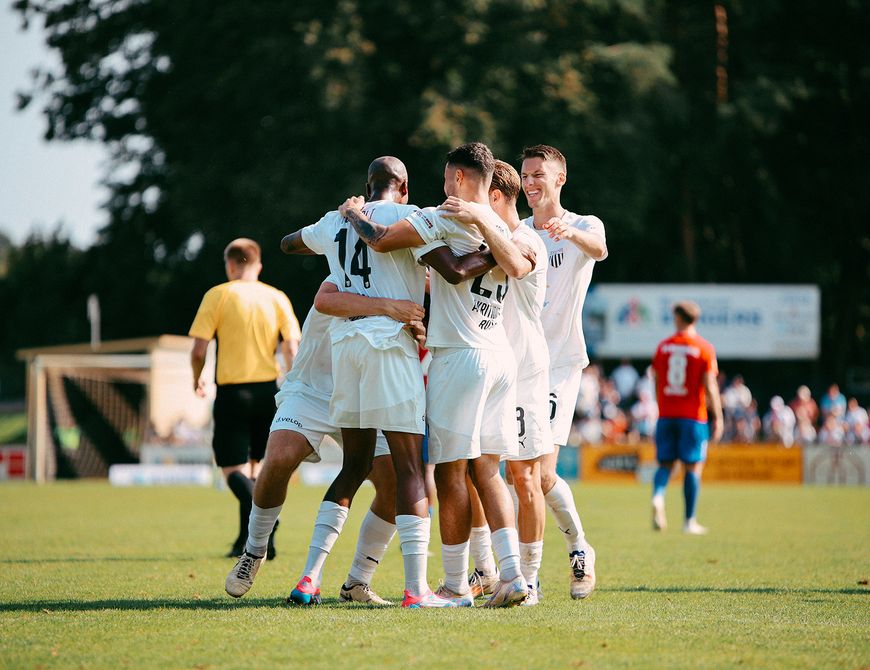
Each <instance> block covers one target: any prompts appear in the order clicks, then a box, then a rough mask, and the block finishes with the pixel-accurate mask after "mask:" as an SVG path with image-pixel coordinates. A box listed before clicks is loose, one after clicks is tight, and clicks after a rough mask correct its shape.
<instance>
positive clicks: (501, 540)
mask: <svg viewBox="0 0 870 670" xmlns="http://www.w3.org/2000/svg"><path fill="white" fill-rule="evenodd" d="M492 549H493V551H494V552H495V557H496V558H497V559H498V571H499V573H500V576H501V580H502V581H503V582H509V581H511V580H512V579H516V578H517V577H520V576H522V574H523V573H522V571H521V570H520V541H519V538H518V537H517V529H516V528H499V529H498V530H497V531H495V532H494V533H493V534H492Z"/></svg>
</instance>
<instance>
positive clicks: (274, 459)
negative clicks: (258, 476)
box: [263, 431, 314, 471]
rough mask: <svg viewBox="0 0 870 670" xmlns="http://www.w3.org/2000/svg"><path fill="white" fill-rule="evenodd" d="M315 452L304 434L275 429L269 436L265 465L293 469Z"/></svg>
mask: <svg viewBox="0 0 870 670" xmlns="http://www.w3.org/2000/svg"><path fill="white" fill-rule="evenodd" d="M313 453H314V450H313V449H312V448H311V445H310V444H308V440H306V439H305V437H303V436H302V435H299V434H298V433H294V432H292V431H275V432H274V433H272V434H271V435H270V436H269V442H268V443H267V445H266V455H265V457H264V459H263V467H269V468H270V469H272V468H275V469H280V470H291V471H292V470H295V469H296V467H297V466H298V465H299V464H300V463H301V462H302V461H304V460H305V459H306V458H307V457H308V456H310V455H311V454H313Z"/></svg>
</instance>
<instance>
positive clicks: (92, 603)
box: [0, 597, 390, 614]
mask: <svg viewBox="0 0 870 670" xmlns="http://www.w3.org/2000/svg"><path fill="white" fill-rule="evenodd" d="M259 607H267V608H271V609H276V608H282V609H287V610H304V609H307V607H304V606H300V605H288V604H287V603H286V602H285V601H284V599H283V598H240V599H238V600H236V599H231V598H229V597H218V598H206V599H202V600H193V599H184V600H181V599H173V598H141V599H133V598H118V599H114V598H106V599H102V600H75V599H72V598H70V599H65V600H32V601H27V602H3V603H0V612H34V613H36V612H42V613H45V614H52V613H55V612H101V611H112V610H124V611H143V610H217V611H221V610H227V611H230V610H235V609H239V608H243V609H253V608H259ZM322 608H326V609H344V610H347V609H353V610H359V609H364V610H379V609H390V608H384V607H377V606H376V605H365V604H361V603H353V604H349V603H343V602H341V601H340V600H339V599H338V598H324V599H323V603H322V604H321V605H318V606H317V609H322Z"/></svg>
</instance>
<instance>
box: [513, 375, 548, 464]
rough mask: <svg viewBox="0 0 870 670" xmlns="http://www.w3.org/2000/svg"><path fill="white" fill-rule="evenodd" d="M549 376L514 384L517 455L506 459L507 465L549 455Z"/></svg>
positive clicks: (530, 377)
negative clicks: (515, 392) (517, 439)
mask: <svg viewBox="0 0 870 670" xmlns="http://www.w3.org/2000/svg"><path fill="white" fill-rule="evenodd" d="M549 391H550V373H549V371H548V370H546V369H545V370H542V371H541V372H540V373H538V374H535V375H531V376H529V377H525V378H523V379H519V380H517V412H516V417H517V434H518V436H519V454H517V455H516V456H509V457H508V458H507V460H509V461H528V460H531V459H533V458H538V457H539V456H543V455H545V454H552V453H553V444H554V443H553V437H552V433H551V431H550V403H549V402H547V398H548V395H547V394H548V393H549Z"/></svg>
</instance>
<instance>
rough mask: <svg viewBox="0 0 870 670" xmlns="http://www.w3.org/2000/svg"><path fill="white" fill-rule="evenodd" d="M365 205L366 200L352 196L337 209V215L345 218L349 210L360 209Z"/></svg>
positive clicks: (358, 196) (359, 196)
mask: <svg viewBox="0 0 870 670" xmlns="http://www.w3.org/2000/svg"><path fill="white" fill-rule="evenodd" d="M364 204H366V199H365V198H363V197H362V196H361V195H354V196H351V197H350V198H348V199H347V200H345V201H344V202H343V203H342V204H341V205H339V207H338V213H339V214H341V215H342V216H347V212H348V210H350V209H362V206H363V205H364Z"/></svg>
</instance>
